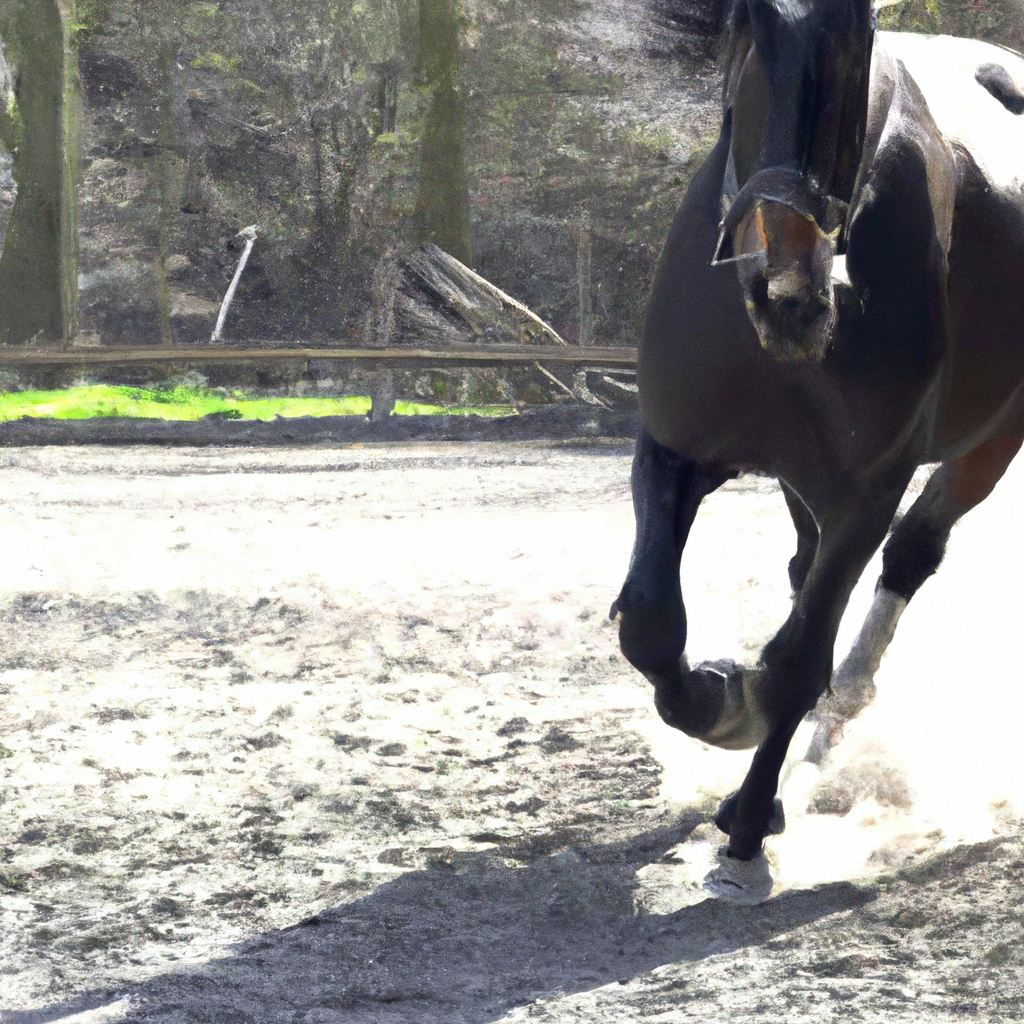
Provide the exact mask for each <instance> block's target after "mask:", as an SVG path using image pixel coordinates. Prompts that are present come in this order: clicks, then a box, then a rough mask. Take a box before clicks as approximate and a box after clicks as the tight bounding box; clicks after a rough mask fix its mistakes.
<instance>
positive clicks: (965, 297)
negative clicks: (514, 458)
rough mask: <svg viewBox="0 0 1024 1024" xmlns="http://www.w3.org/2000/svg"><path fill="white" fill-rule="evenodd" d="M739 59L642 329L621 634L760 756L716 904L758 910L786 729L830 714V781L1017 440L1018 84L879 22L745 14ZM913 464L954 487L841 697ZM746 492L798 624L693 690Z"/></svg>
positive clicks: (957, 43) (1021, 358) (748, 7)
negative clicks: (696, 528) (910, 611)
mask: <svg viewBox="0 0 1024 1024" xmlns="http://www.w3.org/2000/svg"><path fill="white" fill-rule="evenodd" d="M730 43H731V45H730V51H729V60H728V65H727V69H726V79H725V88H724V101H723V105H724V113H723V118H722V128H721V133H720V135H719V138H718V142H717V144H716V145H715V147H714V149H713V150H712V151H711V153H710V155H709V156H708V158H707V159H706V161H705V162H704V164H703V165H702V167H701V168H700V170H699V171H698V172H697V174H696V175H695V177H694V179H693V181H692V183H691V185H690V188H689V190H688V192H687V194H686V197H685V200H684V202H683V204H682V206H681V208H680V210H679V212H678V214H677V215H676V218H675V221H674V223H673V226H672V229H671V232H670V235H669V238H668V241H667V243H666V246H665V249H664V252H663V253H662V256H661V260H660V262H659V265H658V269H657V273H656V276H655V280H654V284H653V287H652V291H651V295H650V298H649V302H648V308H647V313H646V320H645V324H644V328H643V334H642V337H641V342H640V351H639V368H638V380H639V389H640V409H641V418H642V428H641V432H640V435H639V438H638V440H637V446H636V455H635V458H634V462H633V473H632V488H633V503H634V510H635V513H636V542H635V545H634V549H633V556H632V559H631V562H630V567H629V572H628V576H627V578H626V582H625V584H624V585H623V587H622V591H621V593H620V595H619V597H618V599H617V601H616V602H615V604H614V605H613V606H612V615H613V617H615V616H616V615H618V616H619V617H620V629H619V638H620V643H621V646H622V650H623V653H624V654H625V655H626V657H627V658H628V659H629V661H630V662H631V663H632V664H633V665H634V666H635V667H636V668H637V669H639V671H640V672H642V673H643V674H644V675H645V676H646V677H647V679H648V680H649V681H650V682H651V683H653V684H654V694H655V704H656V706H657V709H658V711H659V713H660V714H661V717H662V718H663V719H664V720H665V721H666V722H667V723H668V724H669V725H671V726H674V727H675V728H677V729H681V730H682V731H683V732H685V733H688V734H689V735H691V736H695V737H698V738H700V739H701V740H703V741H704V742H706V743H710V744H714V745H716V746H720V747H725V748H728V749H740V748H747V747H756V748H757V750H756V753H755V754H754V757H753V761H752V763H751V766H750V770H749V771H748V773H747V775H746V778H745V779H744V781H743V784H742V786H741V787H740V789H739V790H738V791H737V792H735V793H733V794H732V795H731V796H729V797H728V798H727V799H726V800H725V801H724V802H723V803H722V805H721V807H720V808H719V811H718V814H717V816H716V819H715V821H716V824H717V825H718V827H719V828H720V829H721V830H722V831H723V832H726V833H728V836H729V841H728V846H727V848H726V849H724V850H722V851H720V854H719V865H718V867H717V868H716V869H715V870H713V871H712V872H711V874H710V875H709V876H708V878H707V880H706V882H705V885H706V886H707V887H708V888H709V889H710V890H711V891H712V892H714V893H716V894H717V895H720V896H724V897H726V898H730V899H733V900H735V901H737V902H747V903H754V902H760V901H761V900H762V899H765V898H767V896H768V894H769V893H770V891H771V884H772V882H771V876H770V874H769V872H768V867H767V864H766V862H765V859H764V855H763V841H764V839H765V837H766V836H767V835H769V834H770V833H772V832H778V831H781V829H782V827H783V825H784V818H783V815H782V806H781V803H780V802H779V800H778V799H776V791H777V789H778V780H779V772H780V769H781V767H782V764H783V760H784V758H785V756H786V752H787V749H788V747H789V743H790V741H791V739H792V737H793V734H794V732H795V730H796V727H797V725H798V724H799V723H800V721H801V720H802V719H803V718H804V716H805V715H807V714H808V713H809V712H811V711H812V709H814V707H815V704H816V702H818V701H819V698H822V699H821V701H820V703H819V704H818V712H817V719H818V724H817V731H816V733H815V737H814V740H813V741H812V744H811V750H810V751H809V752H808V759H810V760H818V761H820V759H821V758H822V757H823V756H824V754H825V753H826V752H827V750H828V749H829V747H830V746H831V744H832V743H833V742H835V740H836V739H837V737H838V734H839V732H840V730H841V728H842V724H843V723H844V722H845V721H846V720H848V719H849V718H851V717H852V716H853V715H855V714H856V713H857V712H858V711H859V710H860V709H861V708H863V707H864V706H865V705H866V704H867V703H868V702H869V701H870V699H871V697H872V696H873V693H874V684H873V681H872V677H873V675H874V673H875V670H876V669H877V667H878V663H879V659H880V658H881V656H882V653H883V651H884V650H885V647H886V645H887V644H888V643H889V641H890V640H891V639H892V635H893V631H894V629H895V627H896V622H897V620H898V619H899V616H900V614H901V612H902V611H903V609H904V608H906V606H907V602H908V601H909V600H910V598H911V597H912V596H913V594H914V593H915V592H916V590H917V589H918V587H920V586H921V584H922V583H923V582H924V580H925V579H926V578H927V577H928V576H929V575H931V574H932V573H933V572H934V571H935V570H936V568H937V567H938V565H939V562H940V561H941V559H942V556H943V553H944V550H945V546H946V541H947V539H948V537H949V532H950V529H951V528H952V526H953V524H954V523H955V522H956V521H957V520H958V519H959V518H960V517H961V516H962V515H963V514H964V513H965V512H967V511H968V510H969V509H970V508H972V507H973V506H975V505H976V504H978V502H980V501H982V500H983V499H984V498H985V497H987V495H988V494H989V493H990V492H991V490H992V488H993V487H994V486H995V484H996V482H997V481H998V480H999V478H1000V476H1002V474H1003V472H1004V471H1005V469H1006V467H1007V465H1008V464H1009V462H1010V460H1011V459H1012V458H1013V456H1014V455H1015V454H1016V452H1017V450H1018V449H1019V448H1020V446H1021V442H1022V440H1024V387H1022V381H1024V182H1022V176H1024V121H1022V120H1021V119H1019V118H1017V117H1016V116H1015V115H1016V114H1019V113H1020V112H1021V110H1024V94H1022V92H1021V89H1020V87H1019V86H1021V85H1024V61H1022V60H1021V59H1020V58H1019V57H1018V56H1016V55H1015V54H1013V53H1012V52H1010V51H1008V50H1004V49H1001V48H998V47H995V46H991V45H987V44H985V43H980V42H975V41H971V40H965V39H954V38H950V37H947V36H936V37H926V36H917V35H909V34H907V35H904V34H892V33H882V32H876V31H875V28H874V23H873V14H872V10H871V0H736V3H735V8H734V10H733V12H732V18H731V25H730ZM924 463H939V464H940V465H939V466H938V468H937V469H936V470H935V472H934V473H933V474H932V476H931V478H930V480H929V482H928V484H927V485H926V487H925V489H924V491H923V493H922V494H921V495H920V497H919V498H918V499H917V500H916V502H915V503H914V504H913V506H912V507H911V508H910V510H909V511H908V513H907V514H906V515H905V516H904V517H903V518H902V520H900V521H899V523H898V525H897V526H896V527H895V529H893V531H892V533H891V535H890V537H889V539H888V541H887V543H886V544H885V548H884V554H883V568H882V575H881V578H880V579H879V581H878V587H877V589H876V591H875V597H874V601H873V604H872V607H871V611H870V613H869V615H868V618H867V621H866V622H865V624H864V627H863V629H862V630H861V633H860V635H859V637H858V639H857V641H856V642H855V644H854V647H853V649H852V651H851V652H850V654H849V656H848V657H847V658H846V660H845V661H844V662H843V663H842V665H840V667H839V669H838V670H837V671H836V672H835V674H834V675H833V672H832V664H833V662H832V657H833V647H834V644H835V638H836V631H837V629H838V627H839V621H840V618H841V617H842V614H843V611H844V609H845V607H846V604H847V601H848V599H849V596H850V592H851V590H852V589H853V587H854V584H855V583H856V581H857V579H858V577H859V576H860V575H861V573H862V572H863V571H864V567H865V566H866V564H867V562H868V560H869V559H870V558H871V556H872V554H873V553H874V552H875V551H876V550H877V548H878V546H879V544H881V542H882V541H883V539H884V538H885V536H886V534H887V532H888V531H889V529H890V526H891V525H892V523H893V519H894V516H895V513H896V510H897V507H898V505H899V502H900V499H901V497H902V495H903V493H904V491H905V489H906V487H907V484H908V483H909V481H910V479H911V477H912V475H913V473H914V470H915V469H916V467H918V466H919V465H921V464H924ZM744 472H755V473H761V474H766V475H770V476H773V477H776V478H777V479H778V480H779V482H780V484H781V486H782V490H783V493H784V495H785V499H786V503H787V505H788V507H789V511H790V513H791V515H792V518H793V523H794V525H795V527H796V534H797V544H796V555H795V556H794V557H793V559H792V560H791V562H790V563H789V575H790V581H791V583H792V587H793V591H794V596H793V606H792V611H791V612H790V615H789V617H788V619H787V620H786V622H785V624H784V625H783V626H782V628H781V629H780V630H779V632H778V633H777V634H776V635H775V637H774V638H773V639H772V640H771V641H769V643H768V644H767V645H766V646H765V648H764V650H763V651H762V653H761V656H760V659H759V661H758V663H757V665H756V666H755V667H752V668H749V667H741V666H738V665H735V664H733V663H731V662H713V663H705V664H700V665H696V666H693V667H691V666H690V665H689V663H688V661H687V659H686V655H685V653H684V651H685V645H686V615H685V612H684V609H683V602H682V595H681V590H680V581H679V565H680V557H681V555H682V551H683V546H684V545H685V543H686V539H687V534H688V533H689V530H690V526H691V524H692V523H693V520H694V517H695V515H696V513H697V508H698V506H699V505H700V502H701V500H702V499H703V498H704V496H705V495H706V494H708V493H710V492H711V491H713V490H714V489H715V488H716V487H718V486H719V485H720V484H722V483H723V482H724V481H725V480H728V479H730V478H732V477H735V476H736V475H737V474H739V473H744ZM830 682H831V686H830ZM826 691H827V693H826ZM823 694H824V695H825V696H823Z"/></svg>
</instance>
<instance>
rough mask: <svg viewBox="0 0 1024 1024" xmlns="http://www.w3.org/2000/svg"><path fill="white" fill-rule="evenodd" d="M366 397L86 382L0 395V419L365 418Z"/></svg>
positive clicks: (404, 410)
mask: <svg viewBox="0 0 1024 1024" xmlns="http://www.w3.org/2000/svg"><path fill="white" fill-rule="evenodd" d="M369 411H370V399H369V398H366V397H364V396H361V395H356V396H353V397H350V398H249V397H247V396H246V395H245V394H244V392H241V391H239V392H235V394H234V395H232V396H231V397H226V396H224V395H220V394H217V393H216V392H213V391H204V390H202V389H198V388H174V389H173V390H169V391H146V390H144V389H143V388H128V387H114V386H111V385H107V384H92V385H89V386H87V387H81V388H70V389H69V390H67V391H16V392H9V393H0V422H3V421H6V420H16V419H19V418H20V417H22V416H38V417H41V418H48V419H58V420H85V419H90V418H91V417H93V416H124V417H132V418H145V419H159V420H198V419H201V418H202V417H203V416H209V415H210V414H211V413H224V414H226V415H227V417H229V418H230V419H239V420H272V419H274V417H275V416H285V417H288V416H365V415H366V414H367V413H368V412H369ZM514 412H515V410H514V409H513V408H512V407H511V406H506V405H484V406H474V407H469V406H459V407H454V406H443V405H424V404H421V403H419V402H396V403H395V413H396V414H397V415H399V416H414V415H415V416H436V415H442V414H445V413H447V414H448V415H458V416H468V415H471V414H475V415H477V416H509V415H512V414H513V413H514Z"/></svg>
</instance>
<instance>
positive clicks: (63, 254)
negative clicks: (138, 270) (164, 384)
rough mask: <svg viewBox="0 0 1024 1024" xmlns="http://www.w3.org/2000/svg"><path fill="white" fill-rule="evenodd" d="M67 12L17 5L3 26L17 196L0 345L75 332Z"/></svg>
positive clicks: (60, 3)
mask: <svg viewBox="0 0 1024 1024" xmlns="http://www.w3.org/2000/svg"><path fill="white" fill-rule="evenodd" d="M10 6H11V5H8V8H9V9H10ZM74 13H75V12H74V0H20V2H19V3H18V4H17V6H16V7H14V8H13V10H11V13H10V14H9V16H8V17H7V18H5V19H4V20H5V22H6V24H5V26H4V27H5V28H6V29H7V34H6V35H5V39H4V41H5V44H8V45H7V49H8V52H9V53H11V54H12V55H13V56H14V59H15V62H16V64H17V76H16V81H17V85H16V90H15V114H14V117H13V118H9V119H6V123H5V125H4V128H5V129H6V130H5V131H4V135H5V136H6V137H5V139H4V142H5V144H6V145H8V146H9V147H10V148H11V149H12V152H13V154H14V167H13V174H14V179H15V182H16V183H17V187H18V193H17V198H16V200H15V203H14V207H13V209H12V210H11V219H10V223H9V224H8V228H7V239H6V242H5V244H4V250H3V254H2V256H0V340H2V341H3V342H6V343H9V344H19V343H24V342H28V341H30V340H32V339H33V338H40V339H47V340H61V339H66V338H70V337H73V336H74V334H75V333H76V331H77V328H78V234H77V218H76V207H75V184H76V179H77V176H78V153H77V149H78V147H77V129H78V97H77V83H78V71H77V68H78V60H77V55H76V53H75V51H74V48H73V45H72V42H71V36H70V33H71V31H72V29H71V26H72V25H73V23H74ZM12 143H13V145H12Z"/></svg>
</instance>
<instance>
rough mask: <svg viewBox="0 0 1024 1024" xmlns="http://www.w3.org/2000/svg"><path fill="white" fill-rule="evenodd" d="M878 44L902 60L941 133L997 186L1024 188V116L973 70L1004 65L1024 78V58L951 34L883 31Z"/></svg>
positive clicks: (1017, 78)
mask: <svg viewBox="0 0 1024 1024" xmlns="http://www.w3.org/2000/svg"><path fill="white" fill-rule="evenodd" d="M877 45H879V47H880V48H881V49H882V50H884V51H885V52H887V53H889V54H890V55H891V56H893V57H896V58H897V59H899V60H901V61H902V62H903V64H904V66H905V67H906V68H907V70H908V71H909V72H910V75H911V76H912V77H913V79H914V80H915V81H916V82H917V84H918V85H919V86H920V87H921V91H922V92H923V93H924V95H925V98H926V99H927V101H928V108H929V110H930V111H931V114H932V117H933V118H934V119H935V124H936V125H937V127H938V129H939V131H940V132H942V134H943V135H944V136H945V137H946V139H947V140H948V141H950V142H960V143H962V144H963V146H964V148H965V149H967V150H968V151H969V152H970V153H971V155H972V157H974V159H975V160H976V161H977V163H978V166H979V167H980V168H981V169H982V170H983V171H984V172H985V175H986V176H987V177H988V179H989V181H990V182H991V183H992V185H993V186H994V187H995V188H996V189H998V190H999V191H1005V190H1009V189H1017V188H1019V187H1020V186H1021V183H1022V181H1024V117H1020V116H1018V115H1016V114H1012V113H1010V111H1008V110H1007V109H1006V108H1005V107H1004V106H1003V105H1002V103H1000V102H999V100H997V99H996V98H995V97H994V96H992V95H991V94H990V93H989V92H988V90H987V89H985V88H984V86H982V85H980V84H979V83H978V82H977V81H976V80H975V78H974V74H975V72H976V71H977V70H978V68H979V67H980V66H981V65H982V64H999V65H1001V66H1002V67H1004V68H1005V69H1006V70H1007V72H1009V74H1010V77H1011V78H1012V79H1013V80H1014V81H1016V82H1024V60H1022V59H1021V58H1020V57H1019V56H1018V55H1017V54H1015V53H1013V51H1011V50H1006V49H1003V48H1002V47H1000V46H994V45H992V44H991V43H983V42H980V41H979V40H975V39H956V38H954V37H952V36H921V35H914V34H912V33H903V32H898V33H897V32H880V33H879V34H878V43H877ZM979 154H984V159H982V157H981V156H980V155H979Z"/></svg>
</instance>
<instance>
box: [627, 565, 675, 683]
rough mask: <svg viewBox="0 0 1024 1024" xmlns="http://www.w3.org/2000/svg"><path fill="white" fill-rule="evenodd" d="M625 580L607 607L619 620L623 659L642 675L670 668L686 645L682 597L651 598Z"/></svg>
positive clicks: (669, 669) (666, 670) (665, 670)
mask: <svg viewBox="0 0 1024 1024" xmlns="http://www.w3.org/2000/svg"><path fill="white" fill-rule="evenodd" d="M652 597H653V595H651V594H649V593H645V592H644V590H643V589H642V588H640V587H638V586H636V585H634V584H632V583H631V582H630V581H629V580H627V581H626V584H625V586H623V588H622V592H621V593H620V594H619V596H618V598H617V599H616V601H615V603H614V604H613V605H612V608H611V617H612V618H613V619H615V618H617V619H618V621H619V646H620V647H621V648H622V653H623V655H625V658H626V660H627V661H628V662H629V663H630V664H631V665H632V666H633V667H634V668H635V669H636V670H637V671H639V672H642V673H644V674H645V675H646V674H647V673H650V672H670V671H672V669H673V667H674V666H676V665H678V664H679V659H680V658H681V657H682V655H683V651H684V650H685V648H686V613H685V612H684V611H683V603H682V599H681V598H680V599H678V600H676V601H672V600H652Z"/></svg>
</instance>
